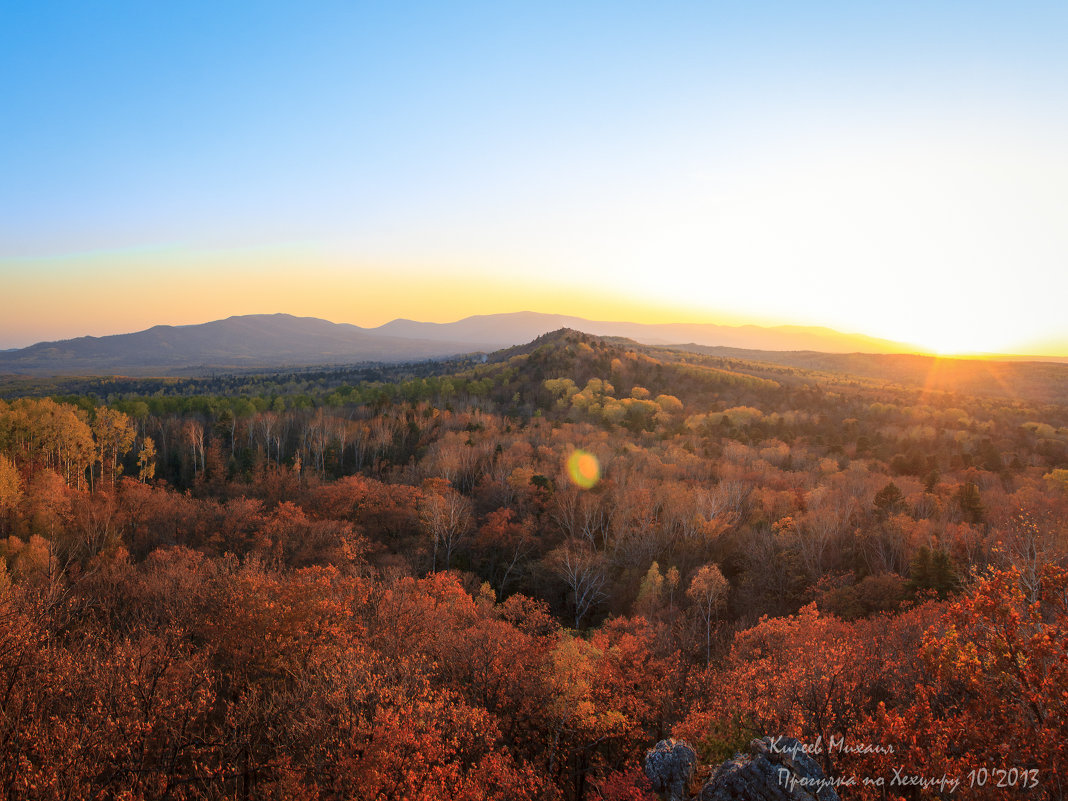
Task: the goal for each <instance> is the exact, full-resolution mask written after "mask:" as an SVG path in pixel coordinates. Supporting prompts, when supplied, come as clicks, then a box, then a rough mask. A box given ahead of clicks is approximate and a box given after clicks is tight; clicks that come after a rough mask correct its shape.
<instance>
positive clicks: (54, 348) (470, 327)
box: [0, 312, 914, 375]
mask: <svg viewBox="0 0 1068 801" xmlns="http://www.w3.org/2000/svg"><path fill="white" fill-rule="evenodd" d="M559 328H574V329H577V330H580V331H584V332H586V333H589V334H594V335H598V336H623V337H629V338H631V339H634V340H637V341H638V342H642V343H645V344H650V345H666V344H673V343H691V342H692V343H695V344H698V345H711V346H723V347H735V348H752V349H758V350H816V351H823V352H827V353H848V352H857V351H861V352H868V353H900V352H908V351H910V350H914V349H913V348H909V347H908V346H906V345H902V344H900V343H895V342H890V341H887V340H881V339H875V338H872V337H865V336H860V335H854V334H842V333H839V332H837V331H833V330H831V329H829V328H804V327H800V326H777V327H770V328H763V327H760V326H754V325H746V326H725V325H709V324H696V325H688V324H679V323H677V324H661V325H649V324H643V323H631V322H622V321H621V322H606V321H594V320H585V319H583V318H581V317H569V316H566V315H559V314H540V313H536V312H516V313H512V314H490V315H478V316H474V317H467V318H465V319H463V320H458V321H456V322H453V323H422V322H416V321H413V320H394V321H392V322H389V323H386V324H385V325H382V326H379V327H377V328H361V327H360V326H356V325H349V324H345V323H332V322H329V321H327V320H320V319H317V318H314V317H294V316H292V315H288V314H254V315H245V316H239V317H229V318H227V319H225V320H215V321H212V322H209V323H203V324H199V325H183V326H165V325H160V326H154V327H153V328H149V329H147V330H145V331H138V332H136V333H131V334H116V335H113V336H106V337H79V338H77V339H68V340H62V341H59V342H41V343H38V344H36V345H31V346H30V347H28V348H22V349H19V350H14V351H6V352H0V372H4V373H27V374H36V375H47V374H84V375H100V374H130V375H138V374H140V375H144V374H153V373H155V374H168V373H183V374H184V373H190V372H195V371H197V370H200V369H248V368H260V367H263V368H272V367H282V366H311V365H327V364H351V363H354V362H366V361H381V362H398V361H412V360H421V359H431V358H442V357H447V356H454V355H457V354H461V353H472V352H477V351H492V350H497V349H499V348H506V347H510V346H512V345H518V344H522V343H524V342H529V341H530V340H532V339H535V338H536V337H538V336H540V335H542V334H545V333H548V332H550V331H554V330H557V329H559Z"/></svg>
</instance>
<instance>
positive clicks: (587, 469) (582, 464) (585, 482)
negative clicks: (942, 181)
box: [567, 450, 601, 489]
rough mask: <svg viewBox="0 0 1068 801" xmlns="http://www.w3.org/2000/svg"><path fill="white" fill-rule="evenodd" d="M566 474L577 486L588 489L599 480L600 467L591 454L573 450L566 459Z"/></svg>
mask: <svg viewBox="0 0 1068 801" xmlns="http://www.w3.org/2000/svg"><path fill="white" fill-rule="evenodd" d="M567 474H568V475H569V476H570V477H571V480H572V481H573V482H574V483H575V484H576V485H577V486H579V487H582V488H583V489H590V488H591V487H593V486H594V485H596V484H597V482H598V481H600V480H601V465H600V463H599V462H598V461H597V457H596V456H594V455H593V454H592V453H589V452H587V451H580V450H575V451H572V452H571V455H570V456H568V457H567Z"/></svg>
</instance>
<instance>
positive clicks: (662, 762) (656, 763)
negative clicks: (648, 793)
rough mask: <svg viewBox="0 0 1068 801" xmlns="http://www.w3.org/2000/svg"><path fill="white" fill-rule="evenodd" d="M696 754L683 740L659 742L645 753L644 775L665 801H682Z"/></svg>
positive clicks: (690, 777) (695, 762)
mask: <svg viewBox="0 0 1068 801" xmlns="http://www.w3.org/2000/svg"><path fill="white" fill-rule="evenodd" d="M696 766H697V752H696V751H694V750H693V749H692V748H691V747H690V746H689V744H688V743H686V742H685V741H684V740H674V739H671V740H661V741H660V742H658V743H657V744H656V746H654V747H653V748H650V749H649V750H648V751H646V752H645V775H646V776H647V777H648V778H649V781H650V782H651V783H652V785H653V790H654V791H655V792H657V793H660V794H661V796H663V797H664V798H665V799H666V801H684V800H685V799H686V797H687V795H688V792H687V788H688V786H689V784H690V779H692V778H693V771H694V768H695V767H696Z"/></svg>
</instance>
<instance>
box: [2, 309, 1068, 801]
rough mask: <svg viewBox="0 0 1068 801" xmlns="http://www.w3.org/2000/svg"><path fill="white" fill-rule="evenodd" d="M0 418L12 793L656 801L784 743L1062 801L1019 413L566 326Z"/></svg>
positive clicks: (124, 387) (1055, 544)
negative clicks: (359, 363) (675, 772)
mask: <svg viewBox="0 0 1068 801" xmlns="http://www.w3.org/2000/svg"><path fill="white" fill-rule="evenodd" d="M947 369H948V368H947ZM1051 369H1052V368H1051ZM1066 369H1068V368H1066ZM942 378H943V379H944V376H943V377H942ZM943 384H944V381H943ZM940 387H941V385H940ZM3 392H4V398H5V399H4V400H0V797H2V798H7V799H58V798H62V799H98V798H99V799H104V798H121V799H131V800H132V799H324V801H325V799H367V800H368V801H371V800H372V799H373V800H377V801H387V800H393V799H411V800H412V801H416V800H417V799H465V800H466V801H476V799H499V800H500V801H505V800H506V799H507V800H508V801H525V800H529V801H639V800H645V801H651V799H654V798H656V797H657V795H656V792H655V791H656V790H657V789H658V788H654V787H653V786H652V784H651V783H650V779H649V778H648V777H647V776H646V774H645V771H644V770H643V762H642V760H643V757H644V755H645V753H646V752H647V751H648V750H649V749H650V748H652V747H653V746H654V745H655V744H656V743H657V742H658V741H660V740H663V739H666V738H670V737H674V738H679V739H684V740H685V741H686V742H687V743H689V744H690V745H691V746H692V747H693V748H694V750H695V751H696V753H697V759H698V767H697V771H696V775H695V776H694V778H693V780H692V783H691V785H690V787H689V792H690V793H691V794H696V793H698V792H699V791H700V788H701V783H702V782H703V781H704V780H705V779H707V778H708V776H709V774H710V773H711V772H712V770H713V769H714V768H715V767H716V766H718V765H719V764H720V763H722V762H723V761H724V760H727V759H729V758H731V757H732V755H734V754H735V753H737V752H744V751H745V750H746V747H747V745H748V743H749V742H750V741H751V740H753V739H754V738H760V737H764V736H775V735H787V736H790V737H796V738H797V739H798V740H799V741H801V742H804V743H809V744H814V743H821V744H823V745H824V747H823V748H821V749H818V750H817V751H816V752H815V753H814V755H813V758H814V759H815V760H816V762H817V763H818V764H819V767H820V768H821V770H822V771H823V773H824V775H825V776H827V777H829V778H832V779H838V780H840V781H841V784H840V785H839V786H838V787H837V792H838V793H839V794H840V796H841V797H842V798H857V799H873V800H874V799H909V801H912V800H913V799H935V798H948V797H950V796H952V797H954V798H975V799H1003V798H1020V799H1064V798H1068V406H1066V405H1061V404H1057V403H1049V402H1047V401H1045V400H1044V399H1043V398H1044V397H1048V395H1049V393H1045V394H1044V395H1035V396H1031V397H1013V395H1012V392H1011V387H1009V388H1008V389H1007V388H1006V387H1005V386H1001V387H1000V388H999V391H998V392H997V393H990V394H983V393H976V394H974V395H973V394H965V393H960V392H952V391H946V390H945V389H943V388H924V387H923V386H922V385H918V384H909V383H893V382H891V381H889V380H879V379H876V378H872V377H864V376H860V375H851V374H847V373H833V372H815V371H813V370H808V369H803V368H799V367H790V366H787V365H782V364H778V365H775V364H770V363H766V362H755V361H745V360H742V359H735V358H732V359H727V358H722V357H716V356H713V355H708V354H702V353H695V352H691V351H685V350H671V349H666V348H651V347H646V346H641V345H638V344H636V343H634V342H630V341H626V340H619V339H605V338H598V337H592V336H589V335H585V334H581V333H578V332H575V331H570V330H561V331H558V332H555V333H553V334H547V335H545V336H543V337H541V338H540V339H538V340H536V341H534V342H532V343H530V344H529V345H525V346H520V347H517V348H512V349H510V350H507V351H500V352H497V353H493V354H490V355H489V356H488V357H487V358H485V359H468V360H459V361H451V362H426V363H421V364H414V365H407V366H397V367H395V368H385V367H383V368H367V369H361V370H357V371H353V372H345V371H334V372H330V371H323V372H310V371H305V372H303V373H292V374H283V373H274V374H268V373H263V374H248V375H227V376H217V377H214V378H212V379H204V380H201V381H193V380H181V381H179V380H155V379H128V380H127V379H113V380H100V381H93V382H89V381H86V380H74V379H70V380H67V381H56V382H54V383H51V384H49V383H48V382H42V381H39V380H37V381H31V380H30V379H25V380H19V381H11V382H8V383H6V384H4V385H3ZM833 744H837V746H838V747H832V745H833ZM904 776H911V777H928V778H931V777H933V778H938V777H943V776H947V777H950V778H956V779H959V780H960V785H959V787H958V788H957V789H955V790H954V791H953V792H952V793H951V794H950V793H947V791H946V790H945V787H944V785H937V784H936V785H930V784H923V783H908V782H905V781H904V780H903V779H902V777H904ZM851 778H852V779H854V780H855V781H854V782H853V783H850V781H849V780H850V779H851ZM880 779H882V781H881V782H880V781H879V780H880ZM665 797H666V796H665ZM687 797H688V796H687ZM821 797H822V796H821Z"/></svg>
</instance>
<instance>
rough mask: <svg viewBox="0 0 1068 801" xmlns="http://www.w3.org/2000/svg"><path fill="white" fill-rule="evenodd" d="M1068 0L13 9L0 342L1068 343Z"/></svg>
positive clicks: (1041, 348) (2, 146) (1063, 350)
mask: <svg viewBox="0 0 1068 801" xmlns="http://www.w3.org/2000/svg"><path fill="white" fill-rule="evenodd" d="M1066 40H1068V4H1066V3H1064V2H1057V3H1048V4H1042V3H1029V2H1013V3H982V2H952V3H950V2H944V3H938V2H894V3H858V2H842V3H808V4H802V3H797V2H783V3H761V2H749V3H715V2H697V3H658V4H651V3H629V2H611V3H592V2H587V3H582V2H569V3H548V2H539V3H524V4H518V3H510V2H499V1H498V2H493V3H484V4H474V3H441V2H438V3H408V2H375V3H356V2H349V3H330V2H289V3H275V2H246V3H240V2H217V1H216V2H193V1H192V0H183V2H172V3H145V2H130V3H113V2H106V1H104V0H102V1H101V2H92V3H86V2H84V0H82V1H81V2H60V1H58V0H49V2H40V3H3V4H0V109H2V112H0V123H2V124H0V348H3V347H15V346H22V345H27V344H30V343H32V342H36V341H39V340H46V339H58V338H64V337H69V336H77V335H81V334H96V335H100V334H107V333H120V332H125V331H131V330H137V329H141V328H145V327H148V326H150V325H153V324H156V323H171V324H181V323H196V322H204V321H207V320H211V319H217V318H219V317H226V316H229V315H231V314H245V313H256V312H276V311H284V312H289V313H293V314H300V315H312V316H319V317H325V318H327V319H331V320H335V321H338V322H353V323H357V324H360V325H377V324H380V323H383V322H386V321H388V320H390V319H392V318H395V317H409V318H416V319H423V320H434V321H449V320H455V319H458V318H460V317H464V316H466V315H469V314H477V313H492V312H499V311H517V310H521V309H533V310H537V311H547V312H560V313H568V314H578V315H581V316H585V317H590V318H597V319H611V318H616V319H623V318H625V319H631V320H637V321H649V322H663V321H669V320H670V321H682V322H726V323H741V322H757V323H762V324H774V323H801V324H817V325H828V326H831V327H834V328H838V329H840V330H844V331H851V332H853V331H855V332H862V333H867V334H872V335H875V336H882V337H887V338H891V339H896V340H899V341H906V342H910V343H915V344H917V345H920V346H926V347H930V348H935V349H941V350H945V351H999V350H1005V351H1015V352H1027V353H1055V354H1060V355H1068V314H1065V301H1066V298H1068V48H1066V47H1065V46H1064V43H1065V41H1066Z"/></svg>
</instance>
